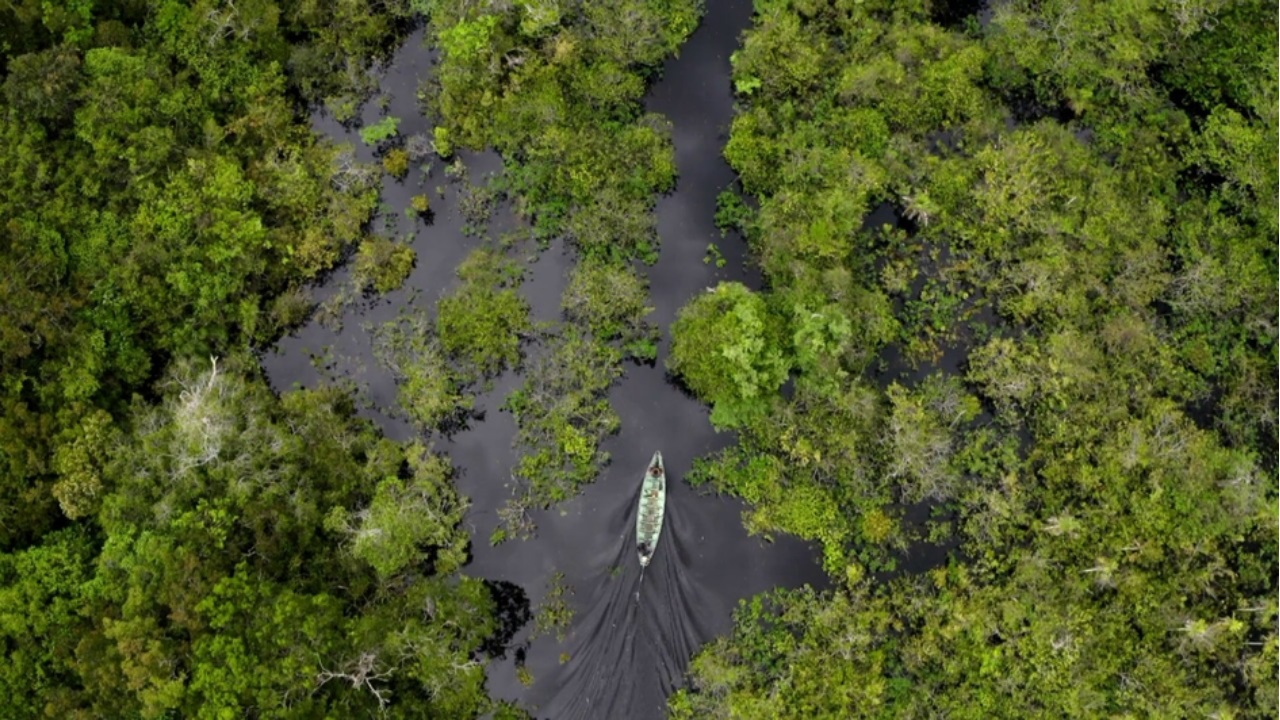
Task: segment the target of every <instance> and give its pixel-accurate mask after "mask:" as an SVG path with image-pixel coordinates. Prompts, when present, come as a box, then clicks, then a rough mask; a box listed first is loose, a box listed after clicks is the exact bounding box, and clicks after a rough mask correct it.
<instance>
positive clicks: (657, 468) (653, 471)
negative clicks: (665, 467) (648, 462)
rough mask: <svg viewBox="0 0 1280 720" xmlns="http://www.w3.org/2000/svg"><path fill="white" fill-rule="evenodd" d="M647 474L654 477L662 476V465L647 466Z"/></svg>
mask: <svg viewBox="0 0 1280 720" xmlns="http://www.w3.org/2000/svg"><path fill="white" fill-rule="evenodd" d="M649 474H650V475H652V476H654V477H662V466H661V465H654V466H653V467H651V468H649Z"/></svg>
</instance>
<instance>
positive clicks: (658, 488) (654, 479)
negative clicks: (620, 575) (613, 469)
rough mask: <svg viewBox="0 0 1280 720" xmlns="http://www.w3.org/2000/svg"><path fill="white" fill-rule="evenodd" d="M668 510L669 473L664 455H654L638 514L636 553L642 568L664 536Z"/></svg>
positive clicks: (650, 462)
mask: <svg viewBox="0 0 1280 720" xmlns="http://www.w3.org/2000/svg"><path fill="white" fill-rule="evenodd" d="M666 509H667V473H666V471H665V469H664V468H663V466H662V453H660V452H656V453H654V454H653V459H652V460H650V461H649V468H648V470H646V471H645V474H644V482H643V484H641V486H640V509H639V511H638V512H637V513H636V553H637V554H639V556H640V567H647V566H648V565H649V561H650V560H652V559H653V553H654V551H655V550H657V547H658V537H659V536H661V535H662V516H663V514H664V513H665V512H666Z"/></svg>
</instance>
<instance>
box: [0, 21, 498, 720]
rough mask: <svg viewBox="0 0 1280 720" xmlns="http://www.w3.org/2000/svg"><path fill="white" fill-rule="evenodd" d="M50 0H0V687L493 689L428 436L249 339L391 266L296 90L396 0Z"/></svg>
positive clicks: (444, 709) (375, 181)
mask: <svg viewBox="0 0 1280 720" xmlns="http://www.w3.org/2000/svg"><path fill="white" fill-rule="evenodd" d="M64 5H65V4H59V3H44V4H41V3H36V2H21V3H17V4H9V5H8V6H6V7H5V8H2V9H0V75H2V78H3V80H2V82H0V86H2V92H0V136H2V137H3V138H4V140H5V142H4V150H3V152H0V217H3V218H4V219H3V221H0V296H3V298H4V299H3V302H0V654H2V656H3V661H2V662H0V697H3V698H4V700H3V702H0V705H3V708H4V709H3V711H0V714H2V715H4V716H5V717H17V718H25V717H63V718H70V717H170V716H184V717H185V716H191V717H203V716H211V717H212V716H218V717H240V716H245V715H255V716H260V717H286V716H288V717H314V716H364V715H373V714H378V713H386V714H391V715H405V716H421V715H424V714H425V715H431V716H441V717H471V716H475V715H477V714H480V713H483V712H487V711H491V710H496V711H497V712H499V713H500V714H501V716H503V717H514V716H515V715H513V714H512V711H511V709H510V708H509V707H507V706H506V704H501V703H500V704H495V703H493V702H492V701H490V700H489V698H488V697H487V694H486V692H485V689H484V677H485V676H484V667H483V661H484V659H485V653H486V652H488V650H486V649H485V648H491V647H493V644H494V643H495V637H497V636H498V634H499V632H500V629H499V627H498V624H497V621H496V617H495V610H496V607H495V603H494V599H493V597H492V594H491V592H490V590H489V588H488V587H487V586H486V585H485V584H484V583H482V582H481V581H479V580H476V579H472V578H467V577H465V576H462V575H460V574H459V572H458V570H459V568H460V567H461V566H462V565H463V564H464V563H465V562H466V561H467V558H468V552H467V543H468V535H467V533H466V532H465V531H464V529H463V526H462V524H461V518H462V515H463V513H464V512H465V510H466V507H467V503H466V501H465V499H464V498H461V497H459V496H458V495H457V493H456V491H455V490H454V487H453V483H452V470H451V467H450V464H449V462H448V460H447V459H446V458H444V457H442V456H440V455H438V454H436V453H434V452H433V451H432V450H431V449H430V448H429V447H425V446H422V445H418V444H414V443H404V444H402V443H394V442H391V441H389V440H387V439H385V438H383V437H381V435H380V433H379V432H378V431H377V430H376V429H375V428H374V427H373V426H372V425H371V424H370V423H369V422H368V421H366V420H362V419H359V418H357V417H356V416H355V404H354V399H353V398H352V397H351V396H350V395H349V394H348V393H347V392H346V391H345V390H343V389H341V388H338V387H328V388H324V387H322V388H319V389H316V390H308V391H296V392H290V393H285V394H284V395H282V396H278V395H276V394H274V393H273V392H272V391H271V390H270V389H269V388H268V387H267V385H266V383H265V381H264V380H263V379H262V378H261V376H260V371H259V370H258V369H257V361H256V359H255V358H254V356H253V355H252V354H251V350H250V349H251V346H261V345H263V344H265V343H268V342H270V341H272V340H273V339H274V338H276V337H278V336H279V335H280V334H281V333H282V332H283V331H284V330H285V329H287V328H289V327H292V326H294V325H296V324H297V323H298V322H300V321H301V320H303V319H304V318H305V317H306V316H307V314H308V312H309V310H310V302H309V300H308V299H307V292H306V285H307V284H308V283H310V282H313V281H315V280H317V279H318V278H321V277H323V276H324V275H325V274H326V273H328V272H329V271H330V270H331V269H332V268H334V267H335V266H336V265H337V264H338V263H339V262H341V261H343V260H344V259H346V258H348V257H349V256H351V255H352V254H354V256H355V257H354V265H355V267H354V275H355V277H356V282H357V284H358V285H359V286H360V288H359V289H360V290H374V291H379V292H382V291H386V290H389V289H391V288H393V287H395V286H397V285H399V284H400V283H401V282H402V281H403V279H404V277H405V276H406V275H407V274H408V272H409V271H410V269H411V268H412V266H413V262H414V258H413V253H412V251H411V250H409V249H408V248H407V247H406V246H404V245H402V244H398V243H394V242H392V241H390V240H387V239H383V238H377V237H372V236H370V235H369V234H368V227H369V221H370V219H371V217H372V216H373V213H374V212H375V209H376V207H377V203H378V190H379V178H380V174H381V170H380V169H379V168H377V167H369V166H366V165H363V164H361V163H359V162H356V161H355V159H354V155H353V154H352V152H350V150H349V149H344V148H340V147H335V146H333V145H331V144H329V143H327V142H324V141H322V140H319V139H318V138H317V137H316V136H315V135H313V133H312V132H311V130H310V128H309V126H308V117H307V112H306V111H307V110H308V108H309V107H311V106H313V105H314V104H316V103H326V104H328V105H329V106H330V107H331V108H333V109H334V110H335V111H336V112H337V113H338V115H339V116H340V118H341V119H348V118H350V117H351V116H352V114H353V111H354V108H355V107H356V104H357V102H358V100H359V99H361V98H362V97H364V96H365V95H366V94H367V92H368V91H369V89H370V85H369V81H370V75H369V73H368V70H369V68H370V67H371V66H373V65H376V64H378V63H379V62H381V58H383V57H385V54H384V53H385V51H386V50H387V49H389V48H391V47H393V46H394V44H395V43H396V42H398V41H399V39H400V38H402V37H403V36H404V35H405V33H406V31H407V30H408V28H409V22H408V20H409V17H410V15H411V14H412V12H413V9H412V8H411V7H409V6H408V5H405V6H404V7H398V6H396V4H394V3H393V4H391V5H389V6H385V7H384V8H383V11H380V12H374V13H370V12H368V8H367V7H366V6H364V5H363V4H359V3H346V2H342V3H336V4H333V3H329V4H325V3H321V4H316V3H296V2H288V1H286V2H280V3H276V2H269V1H268V2H254V3H247V4H246V3H235V4H232V3H221V2H198V3H194V4H188V3H176V2H160V3H150V4H139V3H104V2H97V3H79V4H72V5H66V6H65V7H64ZM390 170H391V171H392V172H393V173H394V172H395V171H396V170H397V168H395V167H392V168H390ZM425 210H426V208H425V206H424V207H423V211H425ZM357 247H358V248H359V250H358V251H357V250H356V248H357ZM486 297H487V296H486ZM504 307H505V306H504ZM463 314H465V313H463ZM510 315H511V314H508V315H503V316H502V317H503V318H509V317H510ZM505 328H506V326H504V329H505ZM448 338H449V339H450V342H453V343H454V344H453V345H449V346H447V347H446V348H445V350H444V352H456V353H457V354H458V355H459V356H460V357H463V358H464V359H467V360H470V361H473V363H474V364H477V365H480V366H482V367H483V366H486V363H489V362H491V358H492V357H495V356H496V357H498V358H499V359H505V358H506V357H507V356H508V355H509V352H510V349H509V347H507V345H503V346H502V347H501V348H498V349H497V350H493V351H492V352H490V351H489V348H488V347H487V346H486V347H484V348H481V349H477V350H475V351H474V352H472V348H471V345H470V344H469V340H468V336H466V335H465V333H453V334H452V335H448ZM459 338H461V339H459ZM455 345H456V346H457V347H455ZM459 348H461V349H459ZM210 356H212V357H213V358H214V359H212V360H210V359H209V358H210ZM217 358H222V359H221V360H218V359H217ZM446 379H447V378H446ZM432 382H438V380H436V379H434V378H432ZM446 384H447V383H446ZM434 412H436V411H435V409H434V408H427V409H426V410H424V411H423V413H424V414H428V415H430V414H432V413H434ZM496 642H499V643H500V642H503V641H502V640H501V639H500V638H499V639H498V640H496Z"/></svg>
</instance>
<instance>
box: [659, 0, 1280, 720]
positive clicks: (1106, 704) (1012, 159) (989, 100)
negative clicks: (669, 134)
mask: <svg viewBox="0 0 1280 720" xmlns="http://www.w3.org/2000/svg"><path fill="white" fill-rule="evenodd" d="M1275 37H1276V15H1275V10H1274V8H1272V7H1268V6H1264V5H1262V4H1258V3H1234V4H1229V5H1222V4H1213V3H1210V4H1205V3H1199V4H1196V3H1192V4H1190V5H1188V4H1182V5H1178V6H1176V7H1174V6H1167V7H1166V6H1155V5H1137V6H1136V5H1117V4H1094V5H1089V6H1081V5H1078V4H1073V3H1052V2H1051V3H1031V2H1017V1H1015V2H1009V3H1003V4H1000V5H999V6H998V7H994V8H993V9H991V10H990V11H985V10H984V11H982V12H978V6H976V5H963V4H960V3H953V4H942V3H914V4H906V5H904V4H902V3H888V2H875V1H872V0H868V1H867V2H861V3H836V4H832V5H827V4H823V3H817V4H815V3H802V2H794V3H793V2H758V3H757V4H756V14H755V24H754V27H753V28H752V29H751V30H750V31H749V32H748V33H747V34H746V35H745V37H744V42H743V44H742V47H741V49H740V50H739V51H738V52H737V53H736V54H735V55H734V58H733V65H734V85H735V89H736V91H737V95H738V100H739V104H740V107H739V112H738V114H737V117H736V118H735V120H734V123H733V127H732V133H731V137H730V140H729V142H728V145H727V147H726V149H725V156H726V158H727V159H728V160H729V162H730V163H731V164H732V165H733V167H734V168H735V169H736V170H737V171H738V173H739V175H740V179H741V190H742V191H743V192H744V193H745V194H746V195H747V196H748V197H749V198H750V200H749V201H748V202H743V201H742V200H741V199H739V198H737V197H735V196H732V195H730V196H725V197H722V202H721V208H720V213H719V215H718V217H719V218H720V219H721V221H722V223H723V224H725V225H728V226H736V227H739V228H741V229H742V230H743V231H744V233H745V235H746V237H747V238H748V241H749V243H750V245H751V249H752V251H753V253H754V256H755V258H756V259H757V261H758V263H759V265H760V267H761V269H762V270H763V272H764V274H765V276H766V280H767V287H768V290H767V291H762V292H758V293H755V292H752V291H750V290H748V289H746V288H744V287H741V286H737V285H722V286H720V287H717V288H715V289H713V290H712V291H710V292H708V293H706V294H705V295H703V296H700V297H698V298H696V299H695V300H694V301H693V302H692V303H690V304H689V305H688V306H687V307H686V308H685V309H684V310H682V312H681V314H680V318H679V320H678V321H677V323H676V324H675V325H674V327H673V335H674V348H673V353H672V358H671V361H670V367H671V369H672V370H673V371H674V372H676V373H678V374H679V375H680V376H681V377H682V378H683V379H684V381H685V382H686V383H687V384H688V385H689V387H690V388H691V389H692V390H693V391H694V392H696V393H697V394H698V395H699V396H700V397H702V398H703V399H704V400H705V401H706V402H708V403H709V404H710V405H711V406H712V408H713V411H712V415H711V420H712V422H713V423H714V424H716V425H717V427H721V428H732V429H736V430H738V432H739V442H738V445H737V446H735V447H733V448H731V449H729V450H726V451H724V452H723V453H721V454H719V455H717V456H715V457H712V458H709V459H706V460H704V461H702V462H701V463H699V466H698V470H697V472H696V475H697V478H695V479H697V480H700V481H702V482H707V483H710V484H711V485H713V486H714V487H716V488H718V489H720V490H722V491H725V492H730V493H733V494H737V495H740V496H742V497H744V498H746V499H747V500H748V502H749V503H750V504H751V507H750V509H749V511H748V513H747V522H748V526H749V527H750V528H751V529H752V530H754V531H757V532H762V533H768V532H774V531H787V532H792V533H795V534H798V535H800V536H802V537H807V538H811V539H815V540H818V541H820V542H821V543H822V545H823V550H824V561H825V565H826V567H827V569H828V571H829V572H830V573H831V574H832V576H833V578H835V580H836V587H835V588H834V589H832V590H830V591H827V592H823V593H816V592H812V591H807V590H806V591H788V592H776V593H773V594H771V595H769V596H767V597H764V598H757V599H755V600H753V601H752V602H751V603H749V604H745V605H744V606H743V607H742V609H741V610H740V612H739V614H738V621H737V627H736V630H735V631H734V633H733V635H732V636H731V637H729V638H725V639H721V640H718V641H716V642H714V643H712V644H711V645H710V646H709V647H708V648H706V649H705V650H704V651H703V652H702V653H701V654H700V655H699V656H698V657H697V659H696V660H695V661H694V663H693V666H692V676H691V685H690V687H689V688H688V689H686V690H684V691H682V692H680V693H678V694H677V695H676V696H674V697H673V699H672V701H671V711H672V715H673V717H677V718H695V717H697V718H707V717H711V718H728V717H770V718H802V717H803V718H819V717H821V718H850V717H925V716H934V715H937V714H939V713H942V714H945V715H948V716H953V717H984V718H985V717H1011V718H1012V717H1031V716H1040V715H1045V714H1049V715H1053V716H1055V717H1082V718H1083V717H1103V716H1108V717H1111V716H1115V717H1119V716H1149V715H1160V716H1177V717H1184V716H1203V717H1271V716H1274V715H1275V713H1276V712H1277V708H1276V694H1277V682H1276V670H1275V668H1276V662H1277V635H1276V619H1277V613H1276V592H1277V587H1276V572H1277V554H1276V542H1277V538H1276V521H1277V518H1276V496H1277V493H1276V485H1275V477H1276V472H1277V464H1276V459H1277V458H1276V443H1277V434H1276V412H1275V408H1276V403H1277V394H1276V377H1277V343H1276V339H1277V310H1276V308H1277V292H1276V277H1277V273H1276V267H1277V266H1276V262H1277V256H1276V247H1277V240H1278V238H1277V206H1276V197H1277V186H1276V183H1277V179H1276V178H1277V161H1276V153H1275V147H1276V143H1277V112H1276V102H1277V95H1276V87H1277V77H1276V64H1275V57H1276V52H1277V49H1276V44H1275ZM877 206H883V207H885V208H887V209H891V210H892V211H893V214H894V215H896V217H897V218H899V219H898V220H897V221H896V222H892V223H891V226H889V227H866V226H862V225H861V224H860V218H862V217H864V216H866V215H867V214H868V213H869V212H870V211H871V210H873V209H875V208H876V207H877ZM880 215H881V216H884V217H889V214H887V213H883V212H882V213H880ZM886 383H887V387H886ZM919 503H926V504H927V506H926V507H931V508H932V514H933V519H932V520H931V521H929V522H927V523H924V524H922V523H920V522H918V521H913V520H912V519H911V517H912V516H911V515H910V514H909V513H908V512H906V511H907V510H908V509H909V508H912V507H919V505H918V504H919ZM930 543H940V544H941V545H942V547H944V548H945V547H950V548H952V549H953V550H952V551H951V552H949V553H945V554H944V556H945V558H946V559H945V560H942V561H941V562H940V563H934V564H933V565H932V566H922V565H921V563H920V562H919V561H917V560H913V558H912V555H911V552H913V551H915V552H920V551H923V549H924V548H926V547H928V546H929V545H930ZM904 548H905V549H906V552H905V553H904V552H903V549H904ZM904 563H905V569H906V570H908V572H907V573H905V574H904V573H901V572H885V571H888V570H893V569H895V568H896V569H897V570H899V571H900V570H902V569H904Z"/></svg>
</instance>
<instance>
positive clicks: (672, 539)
mask: <svg viewBox="0 0 1280 720" xmlns="http://www.w3.org/2000/svg"><path fill="white" fill-rule="evenodd" d="M631 506H632V507H633V508H634V506H635V505H634V503H631ZM631 519H632V522H631V523H622V526H623V527H625V528H626V531H625V532H623V533H621V534H619V535H618V537H617V541H616V543H615V545H616V547H615V548H613V552H612V553H608V554H607V555H606V556H607V557H611V563H610V564H609V565H608V566H607V567H601V568H600V569H599V572H598V573H597V575H596V577H598V580H596V581H595V582H592V583H591V584H590V592H589V593H583V592H579V593H578V594H577V595H576V599H577V600H578V601H580V602H581V603H582V605H581V607H580V608H579V610H578V614H577V616H576V617H575V618H574V623H573V626H572V628H571V630H570V634H569V636H568V638H566V641H565V643H564V645H563V646H562V648H561V649H562V650H564V651H565V652H566V653H567V658H568V659H567V661H565V662H564V663H563V664H561V665H560V666H559V668H558V672H557V673H556V674H555V677H539V678H538V681H537V683H536V684H535V687H534V689H533V692H532V697H531V699H532V700H533V703H532V705H533V707H534V713H535V715H536V717H538V718H554V719H555V720H561V719H564V720H599V719H600V718H610V719H613V718H617V719H619V720H622V719H627V720H630V719H632V718H635V719H644V718H665V717H666V705H665V703H664V702H663V701H662V700H661V698H665V697H666V696H667V695H669V694H670V693H671V692H672V691H673V690H675V689H676V688H677V687H679V686H680V685H681V684H682V683H683V678H684V672H685V668H686V666H687V664H688V661H689V658H690V656H692V654H693V653H694V652H696V651H697V649H698V648H699V647H700V646H701V645H702V643H703V642H705V641H706V640H708V639H710V637H709V635H708V634H706V633H705V632H703V628H701V627H700V626H699V624H698V621H697V617H698V615H697V609H698V607H699V606H700V603H699V600H698V598H699V596H700V595H701V593H700V591H699V588H698V584H697V583H696V582H694V581H692V579H691V578H688V577H686V576H685V574H684V573H683V572H682V571H681V569H682V568H683V567H685V565H686V564H687V563H686V561H687V558H686V557H685V548H684V547H683V544H682V537H684V536H685V533H683V532H681V530H682V528H681V522H680V516H679V512H678V510H677V508H676V507H675V506H673V505H668V506H667V518H666V523H667V527H668V528H670V531H669V534H664V537H663V540H662V544H661V545H660V546H659V549H658V551H657V553H656V554H655V555H654V558H653V561H652V562H651V563H650V565H649V567H648V568H647V570H649V571H650V572H648V573H647V574H649V575H652V576H653V577H652V578H650V579H649V581H648V582H645V581H644V580H645V577H644V576H645V574H646V573H645V569H642V568H641V567H640V565H639V563H638V562H637V561H636V553H635V542H634V533H633V532H632V528H633V527H634V513H633V515H632V518H631ZM584 584H585V583H584ZM580 589H581V586H580ZM563 657H564V656H562V658H563ZM540 689H541V690H543V692H545V693H547V694H548V695H549V697H540V693H539V690H540ZM655 689H660V692H655ZM639 698H644V701H643V702H644V706H641V705H640V704H639V702H640V701H639ZM655 698H656V699H655ZM649 705H652V707H649Z"/></svg>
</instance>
